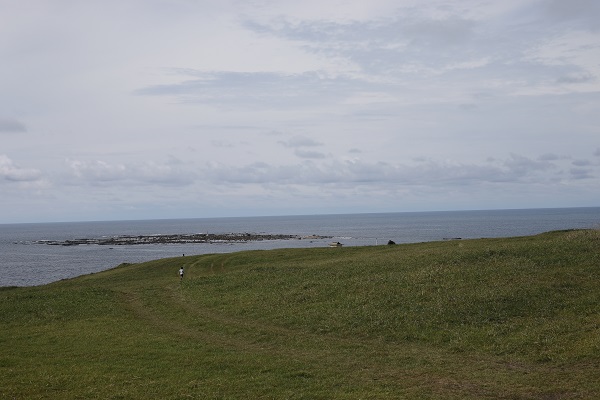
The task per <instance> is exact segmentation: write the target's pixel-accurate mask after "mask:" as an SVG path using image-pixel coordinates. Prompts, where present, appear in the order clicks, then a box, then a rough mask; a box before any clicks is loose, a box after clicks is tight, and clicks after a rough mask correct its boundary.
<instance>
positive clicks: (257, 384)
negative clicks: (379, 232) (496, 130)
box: [0, 230, 600, 400]
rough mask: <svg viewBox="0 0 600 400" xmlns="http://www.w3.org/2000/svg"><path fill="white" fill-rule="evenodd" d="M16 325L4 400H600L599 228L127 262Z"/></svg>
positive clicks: (5, 344) (6, 323)
mask: <svg viewBox="0 0 600 400" xmlns="http://www.w3.org/2000/svg"><path fill="white" fill-rule="evenodd" d="M181 265H184V267H185V269H186V276H185V278H184V280H183V281H180V279H179V277H178V273H177V271H178V269H179V267H180V266H181ZM0 317H1V320H2V328H1V329H0V399H42V398H45V399H78V398H79V399H90V398H99V399H147V398H155V399H188V398H195V399H271V398H272V399H404V398H405V399H548V400H550V399H599V398H600V231H597V230H577V231H561V232H550V233H546V234H542V235H537V236H532V237H522V238H508V239H479V240H456V241H444V242H431V243H419V244H407V245H393V246H387V245H384V246H370V247H348V248H314V249H285V250H269V251H248V252H239V253H230V254H218V255H201V256H191V257H179V258H171V259H163V260H157V261H152V262H147V263H141V264H123V265H120V266H118V267H117V268H115V269H112V270H109V271H105V272H102V273H98V274H93V275H87V276H82V277H79V278H76V279H71V280H65V281H61V282H56V283H53V284H49V285H44V286H40V287H29V288H2V289H0Z"/></svg>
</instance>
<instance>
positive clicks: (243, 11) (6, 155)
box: [0, 0, 600, 223]
mask: <svg viewBox="0 0 600 400" xmlns="http://www.w3.org/2000/svg"><path fill="white" fill-rule="evenodd" d="M588 206H592V207H593V206H600V2H599V1H597V0H569V1H566V0H504V1H496V0H460V1H447V0H432V1H427V2H424V1H421V0H369V1H366V0H360V1H359V0H319V1H314V0H303V1H292V0H281V1H277V0H250V1H248V0H243V1H237V0H218V1H217V0H214V1H208V0H197V1H194V0H169V1H167V0H119V1H113V0H102V1H95V0H90V1H77V0H52V1H47V0H27V1H13V0H0V223H20V222H51V221H91V220H94V221H95V220H128V219H131V220H133V219H162V218H204V217H236V216H262V215H304V214H343V213H371V212H412V211H445V210H474V209H511V208H546V207H588Z"/></svg>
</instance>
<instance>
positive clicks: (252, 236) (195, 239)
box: [35, 233, 329, 246]
mask: <svg viewBox="0 0 600 400" xmlns="http://www.w3.org/2000/svg"><path fill="white" fill-rule="evenodd" d="M326 238H329V236H317V235H311V236H298V235H281V234H264V233H222V234H215V233H194V234H175V235H137V236H130V235H120V236H111V237H102V238H83V239H68V240H37V241H35V243H36V244H46V245H51V246H78V245H93V244H95V245H100V246H128V245H137V244H188V243H242V242H255V241H262V240H292V239H297V240H301V239H326Z"/></svg>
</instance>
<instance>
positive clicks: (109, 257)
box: [0, 207, 600, 286]
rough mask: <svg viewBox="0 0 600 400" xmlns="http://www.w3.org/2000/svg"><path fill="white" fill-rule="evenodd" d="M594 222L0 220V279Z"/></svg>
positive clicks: (598, 217)
mask: <svg viewBox="0 0 600 400" xmlns="http://www.w3.org/2000/svg"><path fill="white" fill-rule="evenodd" d="M573 228H600V207H594V208H561V209H533V210H493V211H452V212H421V213H381V214H348V215H314V216H281V217H249V218H202V219H181V220H149V221H111V222H77V223H45V224H7V225H1V224H0V286H33V285H41V284H45V283H50V282H54V281H57V280H61V279H67V278H72V277H75V276H79V275H83V274H89V273H94V272H99V271H103V270H106V269H109V268H112V267H114V266H117V265H119V264H121V263H123V262H129V263H134V262H141V261H148V260H153V259H157V258H164V257H175V256H181V255H182V254H185V255H195V254H208V253H225V252H233V251H240V250H250V249H273V248H284V247H324V246H327V245H328V243H329V242H332V241H339V242H341V243H343V244H344V245H345V246H371V245H378V244H379V245H381V244H385V243H387V241H388V240H393V241H394V242H396V243H415V242H427V241H435V240H444V239H448V238H463V239H471V238H483V237H509V236H525V235H532V234H537V233H541V232H547V231H551V230H558V229H573ZM232 232H233V233H242V232H249V233H270V234H292V235H300V236H308V235H322V236H331V237H332V238H331V239H302V240H276V241H262V242H248V243H235V244H225V243H212V244H152V245H132V246H114V247H112V248H111V247H108V246H98V245H83V246H49V245H43V244H35V243H34V242H35V241H38V240H67V239H80V238H100V237H103V236H117V235H152V234H186V233H232Z"/></svg>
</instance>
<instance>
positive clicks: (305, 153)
mask: <svg viewBox="0 0 600 400" xmlns="http://www.w3.org/2000/svg"><path fill="white" fill-rule="evenodd" d="M294 154H295V155H296V156H298V157H300V158H309V159H315V160H316V159H323V158H325V154H323V153H320V152H318V151H310V150H303V149H296V150H295V151H294Z"/></svg>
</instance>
